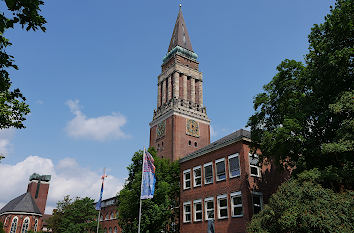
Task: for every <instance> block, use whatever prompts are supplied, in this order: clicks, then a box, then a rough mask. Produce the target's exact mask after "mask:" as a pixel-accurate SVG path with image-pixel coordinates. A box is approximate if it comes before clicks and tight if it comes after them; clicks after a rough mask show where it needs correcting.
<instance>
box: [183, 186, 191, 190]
mask: <svg viewBox="0 0 354 233" xmlns="http://www.w3.org/2000/svg"><path fill="white" fill-rule="evenodd" d="M188 189H191V187H189V188H183V190H188Z"/></svg>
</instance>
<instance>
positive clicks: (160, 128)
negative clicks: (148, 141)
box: [156, 121, 166, 138]
mask: <svg viewBox="0 0 354 233" xmlns="http://www.w3.org/2000/svg"><path fill="white" fill-rule="evenodd" d="M165 131H166V121H161V122H160V123H158V124H157V127H156V138H161V137H163V136H165Z"/></svg>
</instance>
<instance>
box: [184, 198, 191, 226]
mask: <svg viewBox="0 0 354 233" xmlns="http://www.w3.org/2000/svg"><path fill="white" fill-rule="evenodd" d="M187 205H189V210H190V211H189V212H187V214H189V215H190V220H189V221H186V206H187ZM191 221H192V205H191V202H190V201H187V202H184V203H183V222H184V223H189V222H191Z"/></svg>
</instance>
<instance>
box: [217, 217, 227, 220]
mask: <svg viewBox="0 0 354 233" xmlns="http://www.w3.org/2000/svg"><path fill="white" fill-rule="evenodd" d="M228 218H229V217H218V219H219V220H223V219H228Z"/></svg>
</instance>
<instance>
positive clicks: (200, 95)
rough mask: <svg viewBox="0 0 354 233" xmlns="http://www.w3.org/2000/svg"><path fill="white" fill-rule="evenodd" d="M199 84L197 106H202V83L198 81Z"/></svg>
mask: <svg viewBox="0 0 354 233" xmlns="http://www.w3.org/2000/svg"><path fill="white" fill-rule="evenodd" d="M198 84H199V93H198V94H199V105H200V106H203V82H202V81H201V80H200V81H199V82H198Z"/></svg>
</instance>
